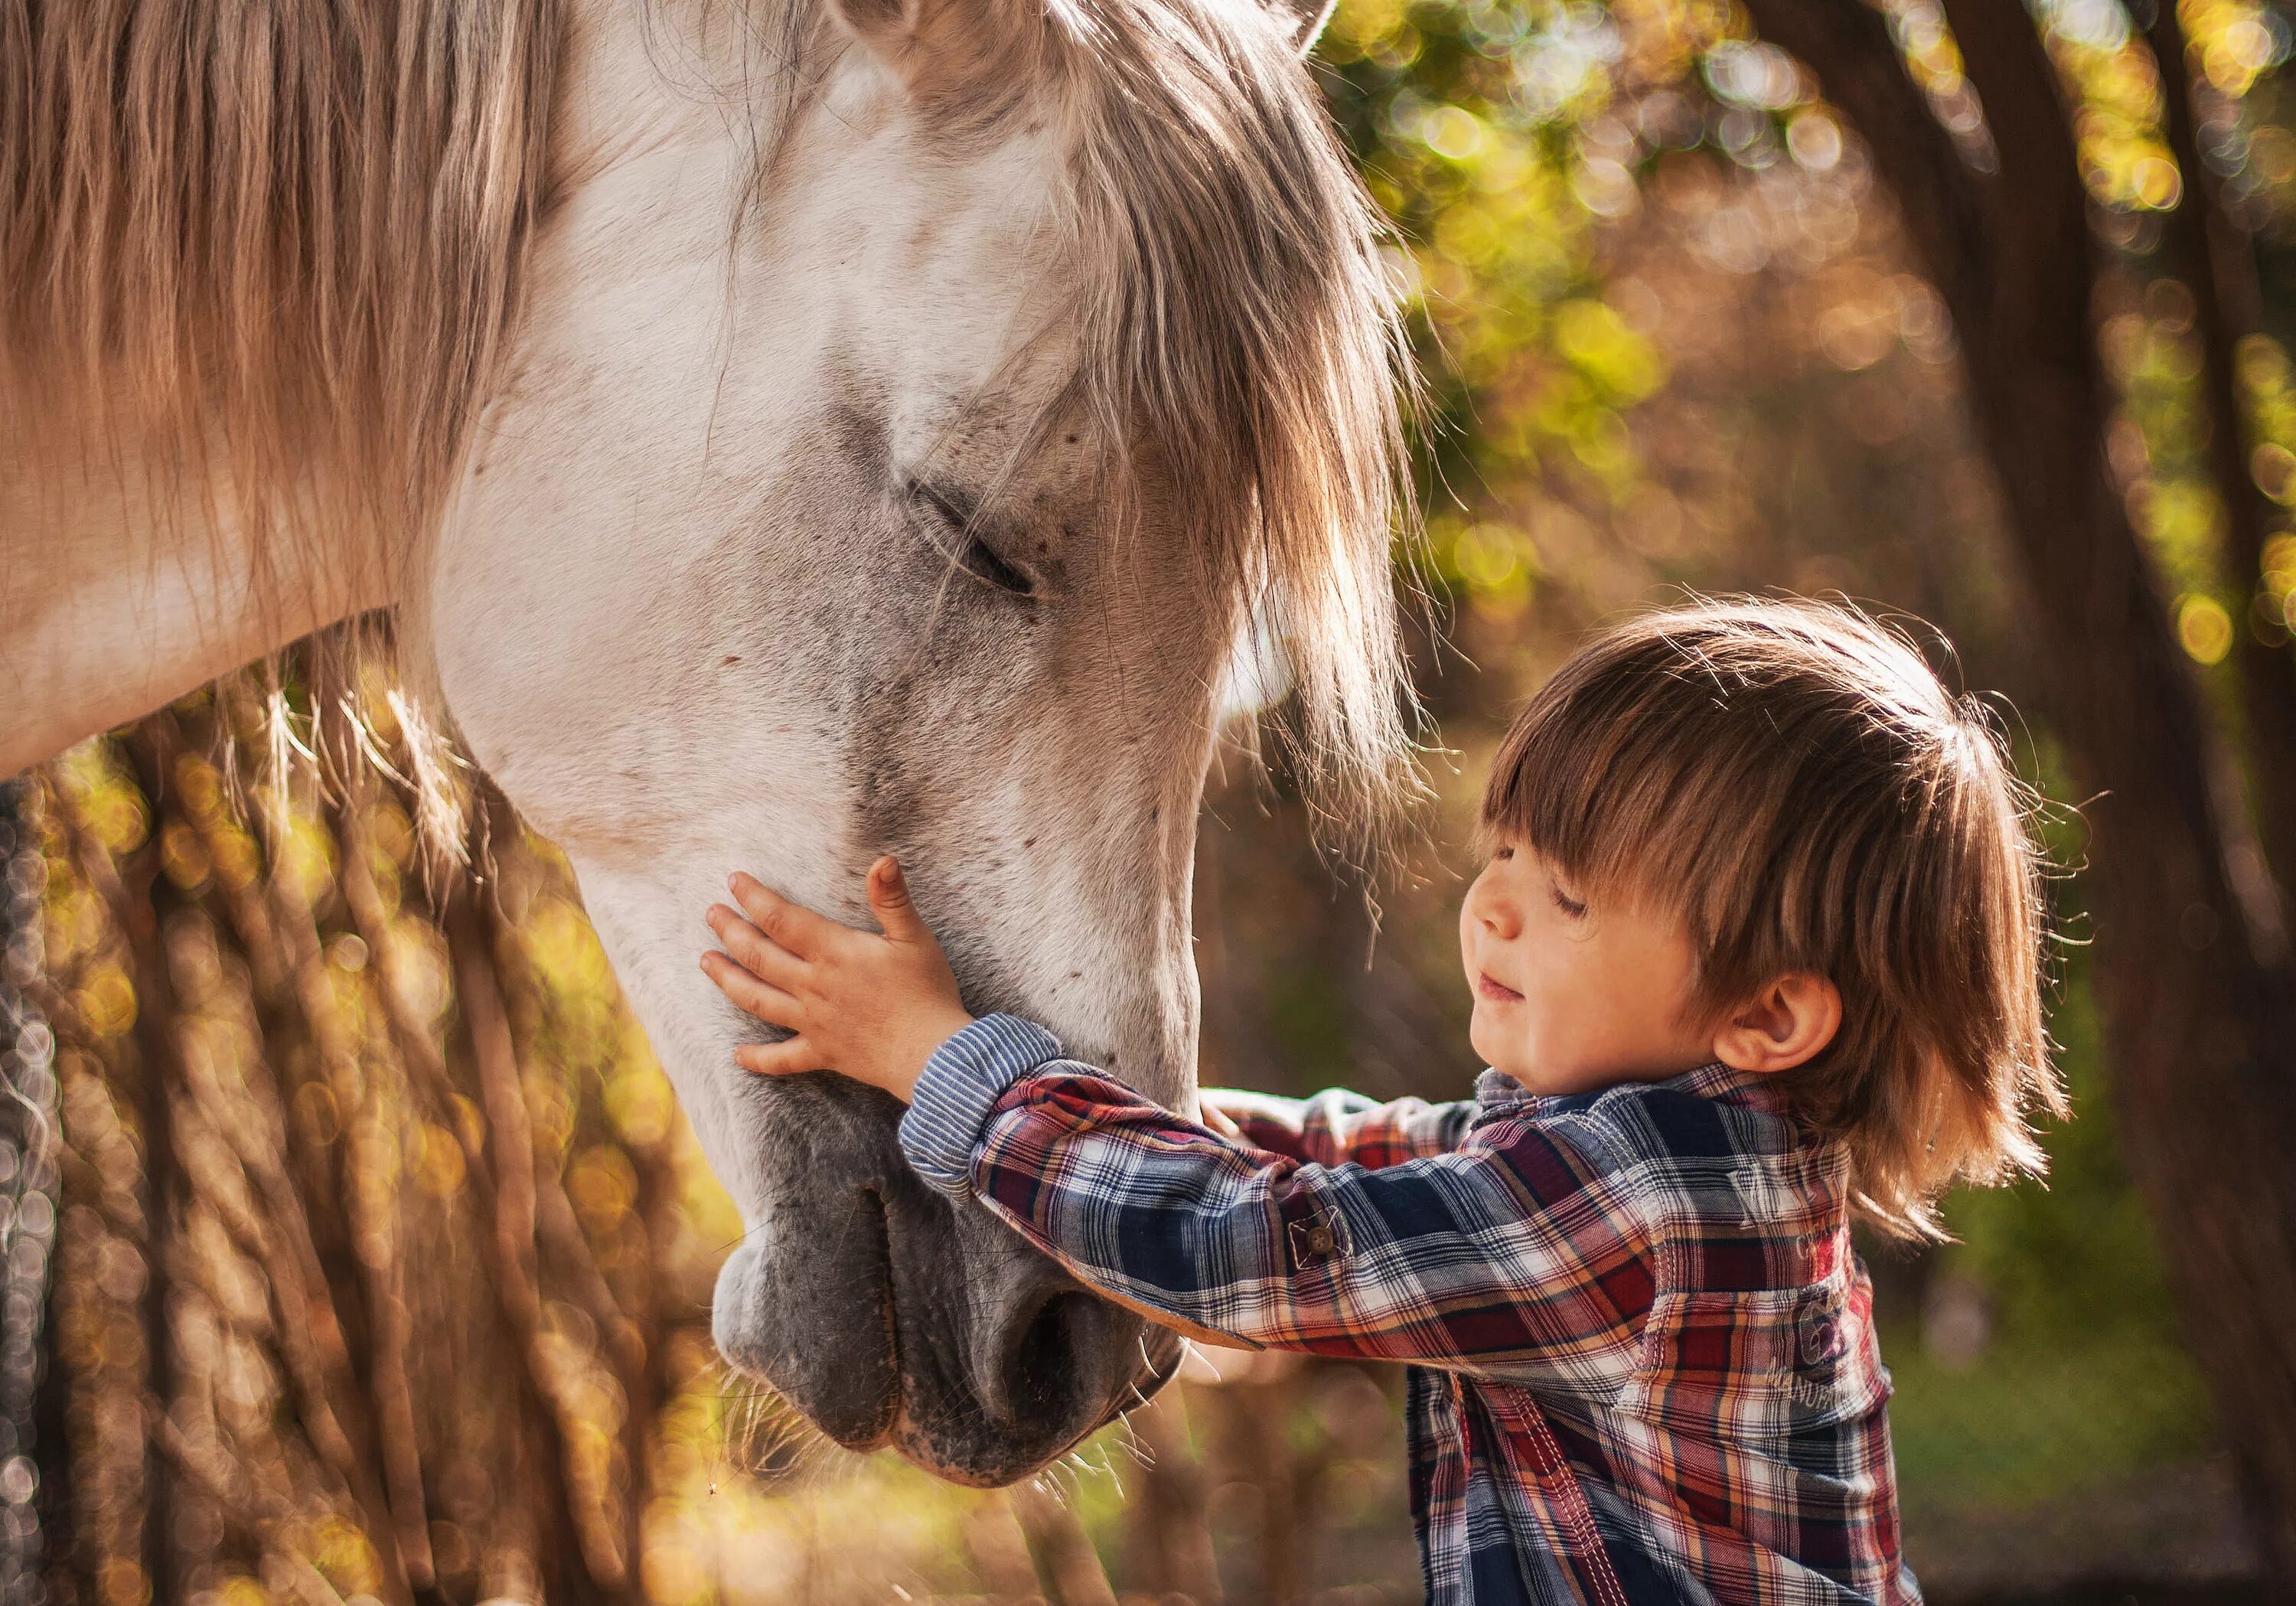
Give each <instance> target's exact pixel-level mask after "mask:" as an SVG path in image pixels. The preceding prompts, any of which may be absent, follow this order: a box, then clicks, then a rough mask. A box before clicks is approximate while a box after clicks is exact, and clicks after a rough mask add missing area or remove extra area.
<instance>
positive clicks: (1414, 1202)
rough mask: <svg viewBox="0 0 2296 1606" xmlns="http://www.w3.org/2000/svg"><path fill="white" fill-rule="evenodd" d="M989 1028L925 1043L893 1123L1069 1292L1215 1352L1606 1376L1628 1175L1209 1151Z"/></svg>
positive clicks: (1629, 1204) (1542, 1145) (1213, 1136)
mask: <svg viewBox="0 0 2296 1606" xmlns="http://www.w3.org/2000/svg"><path fill="white" fill-rule="evenodd" d="M1059 1052H1060V1045H1059V1044H1058V1042H1056V1041H1055V1040H1054V1039H1053V1038H1052V1036H1051V1035H1050V1034H1047V1033H1046V1032H1044V1031H1043V1029H1042V1028H1040V1027H1037V1026H1035V1025H1030V1024H1029V1023H1027V1022H1024V1021H1018V1020H1015V1019H1013V1017H1003V1016H991V1017H985V1018H984V1019H982V1020H980V1021H977V1022H975V1023H974V1024H973V1025H971V1026H967V1027H966V1028H965V1029H964V1031H962V1032H959V1033H958V1034H956V1035H955V1036H954V1037H952V1038H950V1039H949V1041H948V1042H947V1043H945V1044H943V1045H942V1047H941V1048H940V1050H939V1051H937V1052H936V1053H935V1054H934V1055H933V1057H932V1059H931V1061H930V1062H929V1063H928V1064H927V1066H926V1067H925V1070H924V1073H923V1075H921V1076H920V1077H919V1079H918V1082H917V1086H916V1090H915V1096H914V1102H913V1103H912V1105H911V1107H910V1110H909V1113H908V1115H907V1116H905V1117H904V1119H903V1121H902V1124H901V1139H902V1143H903V1146H904V1147H905V1148H906V1149H907V1151H908V1154H909V1157H910V1160H911V1163H912V1164H913V1165H915V1167H916V1169H917V1170H918V1172H919V1173H920V1174H922V1175H923V1176H924V1178H925V1179H926V1180H927V1181H928V1182H931V1183H932V1184H933V1185H934V1186H936V1187H938V1188H939V1189H941V1190H942V1191H944V1192H946V1193H948V1194H950V1195H952V1196H953V1197H959V1198H962V1197H964V1196H965V1195H968V1194H971V1195H974V1196H977V1197H978V1198H980V1199H981V1200H982V1201H983V1202H984V1203H986V1204H987V1205H988V1207H989V1208H990V1209H991V1210H993V1211H995V1212H996V1215H999V1216H1000V1217H1002V1218H1003V1219H1004V1220H1005V1221H1006V1222H1007V1223H1010V1224H1011V1225H1012V1226H1013V1228H1015V1229H1016V1230H1017V1231H1020V1232H1021V1233H1022V1234H1023V1235H1024V1236H1026V1237H1027V1238H1029V1240H1031V1241H1032V1242H1034V1243H1035V1244H1037V1247H1038V1248H1042V1249H1043V1250H1044V1251H1045V1252H1046V1253H1047V1254H1049V1255H1051V1256H1054V1258H1055V1259H1057V1260H1059V1261H1060V1262H1061V1263H1062V1264H1064V1265H1065V1266H1067V1267H1068V1268H1069V1269H1070V1271H1071V1272H1074V1273H1075V1275H1076V1276H1077V1277H1078V1279H1080V1280H1081V1281H1085V1282H1087V1283H1088V1284H1090V1285H1091V1286H1092V1287H1094V1288H1095V1289H1099V1290H1101V1291H1102V1292H1103V1293H1105V1294H1107V1295H1109V1296H1110V1297H1112V1298H1115V1299H1117V1300H1118V1301H1119V1302H1120V1303H1123V1304H1127V1305H1133V1306H1135V1307H1136V1308H1139V1309H1141V1310H1144V1311H1145V1312H1147V1313H1149V1314H1152V1315H1155V1316H1158V1317H1160V1318H1161V1319H1164V1320H1166V1321H1168V1322H1171V1323H1172V1324H1174V1325H1177V1326H1181V1327H1185V1328H1193V1329H1196V1330H1202V1331H1207V1332H1209V1333H1210V1334H1214V1335H1217V1336H1218V1337H1220V1338H1226V1339H1227V1340H1230V1341H1234V1342H1240V1343H1242V1344H1245V1345H1248V1346H1252V1347H1276V1348H1284V1349H1299V1350H1307V1351H1311V1352H1314V1353H1316V1354H1321V1355H1353V1356H1361V1357H1365V1358H1370V1359H1377V1360H1390V1361H1410V1362H1415V1363H1421V1364H1427V1365H1434V1366H1443V1367H1449V1368H1453V1369H1456V1370H1460V1371H1469V1372H1481V1373H1493V1374H1521V1373H1523V1372H1524V1371H1531V1372H1535V1373H1538V1374H1544V1375H1548V1376H1554V1377H1559V1378H1562V1379H1564V1380H1573V1379H1575V1380H1579V1381H1582V1382H1587V1383H1589V1384H1590V1385H1591V1384H1592V1383H1593V1381H1594V1380H1595V1379H1596V1377H1597V1376H1598V1375H1599V1376H1601V1377H1609V1378H1612V1379H1615V1376H1616V1371H1617V1367H1618V1364H1619V1361H1620V1356H1621V1355H1622V1354H1623V1353H1626V1352H1628V1351H1630V1350H1631V1349H1632V1348H1633V1347H1634V1344H1635V1340H1636V1338H1637V1337H1638V1335H1639V1332H1640V1330H1641V1324H1642V1322H1643V1320H1644V1317H1645V1316H1646V1315H1647V1314H1648V1312H1649V1309H1650V1305H1651V1301H1652V1296H1653V1293H1654V1281H1653V1275H1652V1272H1653V1268H1652V1242H1651V1237H1650V1234H1649V1232H1648V1231H1647V1230H1646V1228H1645V1226H1644V1220H1643V1212H1641V1211H1640V1210H1638V1209H1637V1208H1636V1201H1635V1200H1634V1199H1633V1198H1632V1197H1631V1193H1630V1190H1629V1189H1628V1183H1627V1181H1626V1178H1625V1175H1624V1174H1622V1173H1621V1172H1620V1170H1619V1169H1618V1168H1617V1167H1614V1166H1610V1165H1603V1164H1602V1163H1600V1162H1599V1161H1598V1159H1597V1158H1596V1157H1594V1156H1593V1155H1591V1154H1590V1153H1589V1152H1588V1151H1587V1150H1586V1149H1582V1148H1581V1147H1580V1146H1579V1145H1578V1144H1576V1143H1574V1142H1572V1141H1570V1138H1569V1137H1568V1135H1567V1134H1565V1133H1564V1132H1562V1131H1560V1130H1558V1129H1555V1128H1554V1127H1552V1126H1550V1125H1549V1124H1546V1123H1542V1122H1540V1121H1538V1120H1535V1119H1530V1118H1523V1117H1503V1118H1501V1119H1497V1120H1493V1121H1488V1122H1486V1123H1484V1124H1480V1125H1479V1126H1473V1127H1472V1128H1470V1129H1469V1130H1468V1131H1466V1132H1465V1133H1464V1136H1463V1139H1462V1141H1461V1143H1460V1145H1459V1146H1458V1148H1457V1149H1456V1150H1454V1151H1451V1152H1448V1153H1442V1154H1437V1155H1432V1156H1428V1157H1421V1158H1416V1159H1409V1160H1400V1161H1398V1162H1396V1163H1394V1164H1392V1165H1387V1166H1385V1167H1383V1168H1382V1169H1379V1170H1371V1169H1367V1168H1365V1166H1363V1165H1356V1164H1352V1163H1345V1162H1343V1163H1341V1164H1339V1165H1324V1164H1321V1163H1319V1162H1316V1161H1314V1160H1303V1159H1300V1158H1296V1157H1292V1156H1289V1155H1285V1154H1281V1153H1276V1152H1273V1151H1271V1150H1269V1149H1261V1148H1258V1147H1254V1146H1252V1145H1251V1144H1248V1143H1238V1142H1234V1141H1230V1140H1228V1139H1226V1138H1223V1137H1221V1136H1220V1135H1218V1133H1216V1132H1211V1131H1210V1130H1209V1129H1207V1128H1206V1127H1204V1126H1202V1125H1200V1124H1197V1123H1194V1122H1191V1121H1186V1120H1183V1119H1181V1118H1180V1117H1178V1116H1174V1115H1172V1114H1171V1113H1170V1112H1169V1111H1166V1110H1163V1109H1160V1108H1157V1107H1156V1106H1155V1105H1153V1104H1151V1103H1149V1102H1147V1101H1146V1100H1145V1099H1141V1098H1140V1097H1139V1096H1138V1095H1137V1094H1135V1093H1134V1092H1132V1091H1130V1090H1128V1089H1127V1088H1125V1087H1122V1086H1120V1085H1119V1084H1118V1083H1114V1082H1111V1081H1110V1080H1108V1079H1107V1078H1106V1077H1105V1076H1103V1075H1101V1074H1100V1073H1099V1072H1097V1071H1095V1070H1094V1069H1093V1068H1092V1067H1089V1066H1084V1065H1079V1064H1077V1063H1076V1062H1074V1061H1070V1060H1063V1059H1062V1058H1059Z"/></svg>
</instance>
